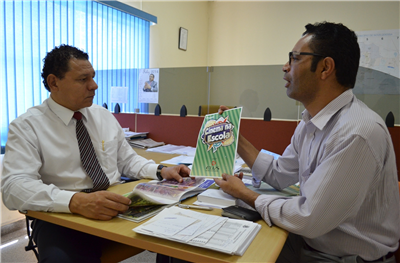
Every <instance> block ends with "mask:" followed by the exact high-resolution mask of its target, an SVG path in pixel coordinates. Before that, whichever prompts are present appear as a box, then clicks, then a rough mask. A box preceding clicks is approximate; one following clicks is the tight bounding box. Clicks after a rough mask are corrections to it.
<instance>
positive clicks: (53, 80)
mask: <svg viewBox="0 0 400 263" xmlns="http://www.w3.org/2000/svg"><path fill="white" fill-rule="evenodd" d="M46 81H47V85H49V88H50V91H51V92H53V91H57V90H58V86H57V81H58V78H57V77H56V75H54V74H49V75H48V76H47V79H46Z"/></svg>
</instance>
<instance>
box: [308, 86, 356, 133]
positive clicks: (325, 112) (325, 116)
mask: <svg viewBox="0 0 400 263" xmlns="http://www.w3.org/2000/svg"><path fill="white" fill-rule="evenodd" d="M353 97H354V95H353V90H352V89H348V90H346V91H345V92H343V93H342V94H340V95H339V96H338V97H336V98H335V99H334V100H332V101H331V102H330V103H329V104H328V105H326V106H325V107H324V108H323V109H322V110H320V111H319V112H318V113H317V115H315V116H314V117H313V118H311V116H310V114H309V112H308V111H307V110H304V111H303V120H304V122H306V123H307V122H308V121H311V122H312V123H313V124H314V125H315V127H317V128H318V129H319V130H322V129H323V128H324V127H325V125H326V124H327V123H328V121H329V120H330V119H331V118H332V116H333V115H334V114H335V113H336V112H338V111H339V110H340V109H341V108H343V107H344V106H345V105H347V104H348V103H349V102H350V101H352V100H353Z"/></svg>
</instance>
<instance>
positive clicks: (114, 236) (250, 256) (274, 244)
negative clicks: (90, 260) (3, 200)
mask: <svg viewBox="0 0 400 263" xmlns="http://www.w3.org/2000/svg"><path fill="white" fill-rule="evenodd" d="M135 150H136V149H135ZM137 152H138V153H140V154H143V156H144V157H146V158H149V159H153V160H154V161H156V162H157V163H158V162H160V161H163V160H167V159H170V158H172V157H173V156H174V155H170V154H155V153H149V152H145V151H143V150H138V151H137ZM137 183H138V181H137V182H132V183H126V184H120V185H116V186H112V187H110V188H109V191H111V192H114V193H118V194H125V193H128V192H130V191H131V190H132V189H133V187H134V186H135V185H136V184H137ZM195 200H196V198H195V197H194V198H190V199H188V200H185V201H184V202H183V203H184V204H192V203H193V202H194V201H195ZM199 211H200V210H199ZM201 212H203V211H201ZM204 213H208V214H214V215H221V210H220V209H214V210H213V211H204ZM27 215H28V216H30V217H33V218H37V219H41V220H44V221H47V222H51V223H54V224H57V225H61V226H64V227H68V228H71V229H75V230H78V231H82V232H85V233H88V234H91V235H95V236H99V237H102V238H105V239H108V240H112V241H116V242H119V243H122V244H126V245H129V246H131V247H134V248H132V249H135V248H136V249H137V248H139V249H145V250H149V251H152V252H157V253H161V254H164V255H168V256H172V257H176V258H180V259H183V260H187V261H191V262H246V263H247V262H275V260H276V258H277V257H278V255H279V253H280V251H281V249H282V247H283V244H284V243H285V240H286V238H287V234H288V233H287V231H285V230H282V229H280V228H278V227H275V226H274V227H271V228H270V227H269V226H268V225H267V224H266V223H265V222H264V221H263V220H260V221H258V222H257V223H259V224H261V225H262V228H261V230H260V232H259V233H258V235H257V236H256V238H255V239H254V240H253V242H252V243H251V245H250V246H249V248H248V249H247V251H246V253H245V254H244V255H243V256H242V257H240V256H231V255H228V254H224V253H220V252H216V251H212V250H208V249H204V248H200V247H194V246H190V245H186V244H181V243H178V242H173V241H169V240H164V239H160V238H156V237H150V236H145V235H140V234H137V233H135V232H134V231H132V229H133V228H135V227H137V226H139V225H140V224H141V223H143V222H146V221H143V222H141V223H134V222H131V221H128V220H125V219H121V218H113V219H112V220H110V221H99V220H93V219H87V218H85V217H83V216H80V215H75V214H64V213H46V212H35V211H28V213H27ZM138 252H140V251H138Z"/></svg>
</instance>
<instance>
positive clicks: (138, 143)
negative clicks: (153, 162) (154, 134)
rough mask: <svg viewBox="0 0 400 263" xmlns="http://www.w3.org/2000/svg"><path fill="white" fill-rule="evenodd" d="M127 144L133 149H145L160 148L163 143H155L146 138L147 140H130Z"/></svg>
mask: <svg viewBox="0 0 400 263" xmlns="http://www.w3.org/2000/svg"><path fill="white" fill-rule="evenodd" d="M129 144H130V145H131V146H133V147H137V148H142V149H147V148H153V147H157V146H162V145H164V144H165V143H164V142H156V141H154V140H152V139H150V138H147V139H138V140H130V141H129Z"/></svg>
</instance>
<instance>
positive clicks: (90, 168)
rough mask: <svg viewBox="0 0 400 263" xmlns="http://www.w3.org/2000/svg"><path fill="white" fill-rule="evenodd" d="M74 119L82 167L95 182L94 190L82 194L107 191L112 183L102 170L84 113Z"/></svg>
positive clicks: (76, 113)
mask: <svg viewBox="0 0 400 263" xmlns="http://www.w3.org/2000/svg"><path fill="white" fill-rule="evenodd" d="M74 118H75V119H76V120H77V122H76V138H77V139H78V145H79V152H80V156H81V161H82V166H83V168H85V171H86V173H87V174H88V175H89V177H90V178H92V181H93V188H92V189H85V190H83V191H82V192H86V193H90V192H95V191H99V190H105V189H107V188H108V187H109V186H110V181H109V180H108V178H107V176H106V174H105V173H104V171H103V169H101V166H100V163H99V161H98V160H97V157H96V152H95V151H94V148H93V143H92V140H91V139H90V136H89V133H88V131H87V130H86V127H85V125H84V124H83V121H82V113H80V112H79V111H77V112H75V113H74Z"/></svg>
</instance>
